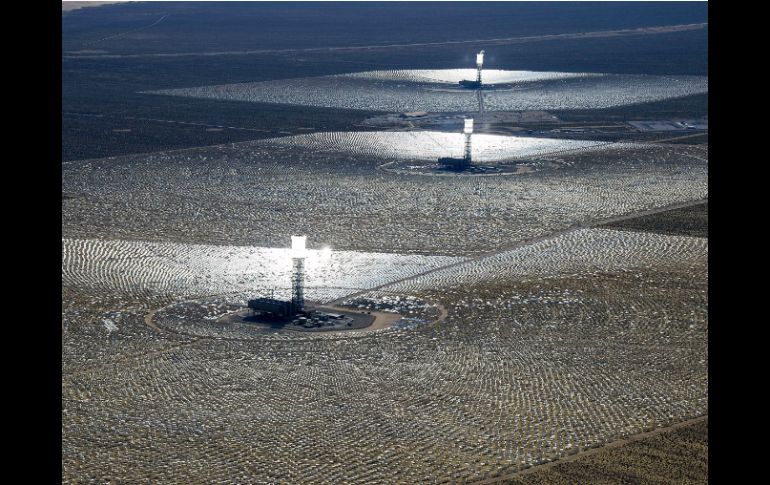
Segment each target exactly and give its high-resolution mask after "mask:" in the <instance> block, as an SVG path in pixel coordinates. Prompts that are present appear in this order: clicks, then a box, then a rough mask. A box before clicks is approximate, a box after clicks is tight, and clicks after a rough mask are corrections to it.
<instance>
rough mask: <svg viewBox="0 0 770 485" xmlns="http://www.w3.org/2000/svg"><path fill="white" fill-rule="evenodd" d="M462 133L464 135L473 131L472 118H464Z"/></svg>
mask: <svg viewBox="0 0 770 485" xmlns="http://www.w3.org/2000/svg"><path fill="white" fill-rule="evenodd" d="M463 133H465V134H466V135H470V134H471V133H473V118H465V128H464V129H463Z"/></svg>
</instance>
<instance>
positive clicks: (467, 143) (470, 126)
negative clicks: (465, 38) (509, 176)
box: [463, 51, 483, 166]
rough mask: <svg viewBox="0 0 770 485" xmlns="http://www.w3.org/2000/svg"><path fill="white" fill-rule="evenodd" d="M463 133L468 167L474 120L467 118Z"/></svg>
mask: <svg viewBox="0 0 770 485" xmlns="http://www.w3.org/2000/svg"><path fill="white" fill-rule="evenodd" d="M482 52H483V51H482ZM463 133H464V134H465V157H464V158H465V165H466V166H468V165H470V164H471V134H472V133H473V118H465V127H464V128H463Z"/></svg>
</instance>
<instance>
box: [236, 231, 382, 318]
mask: <svg viewBox="0 0 770 485" xmlns="http://www.w3.org/2000/svg"><path fill="white" fill-rule="evenodd" d="M306 241H307V236H291V250H290V255H291V267H292V271H291V299H290V300H279V299H275V298H253V299H251V300H249V301H248V305H247V306H248V308H250V309H251V310H252V315H251V316H250V317H247V318H246V319H245V320H246V321H251V322H257V323H271V324H279V325H281V326H283V327H286V328H291V329H294V330H340V329H347V328H361V327H365V326H367V325H368V324H370V323H371V322H372V320H373V319H374V317H372V316H371V315H369V314H355V313H351V312H349V311H345V310H339V312H334V313H330V312H327V311H321V310H318V309H308V308H306V307H305V259H306V258H307V250H306V248H305V243H306Z"/></svg>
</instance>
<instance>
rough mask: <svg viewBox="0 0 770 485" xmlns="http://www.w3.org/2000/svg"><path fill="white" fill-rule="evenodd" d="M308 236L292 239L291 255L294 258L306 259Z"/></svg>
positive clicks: (293, 237)
mask: <svg viewBox="0 0 770 485" xmlns="http://www.w3.org/2000/svg"><path fill="white" fill-rule="evenodd" d="M306 240H307V236H292V237H291V255H292V257H293V258H304V257H305V241H306Z"/></svg>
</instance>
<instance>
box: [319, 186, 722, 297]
mask: <svg viewBox="0 0 770 485" xmlns="http://www.w3.org/2000/svg"><path fill="white" fill-rule="evenodd" d="M706 202H708V199H698V200H692V201H688V202H681V203H678V204H671V205H666V206H663V207H657V208H655V209H648V210H643V211H637V212H631V213H629V214H624V215H620V216H615V217H610V218H607V219H600V220H596V221H593V222H589V223H584V224H576V225H573V226H571V227H569V228H567V229H563V230H561V231H556V232H552V233H550V234H546V235H544V236H539V237H536V238H532V239H526V240H524V241H520V242H518V243H516V244H513V245H512V246H508V247H506V248H503V249H498V250H495V251H491V252H488V253H482V254H479V255H477V256H472V257H470V258H466V259H463V260H461V261H457V262H454V263H451V264H447V265H445V266H440V267H438V268H433V269H430V270H428V271H423V272H422V273H418V274H415V275H412V276H407V277H405V278H401V279H398V280H395V281H390V282H388V283H384V284H382V285H379V286H375V287H374V288H369V289H366V290H361V291H358V292H356V293H351V294H349V295H346V296H343V297H341V298H338V299H336V300H334V301H332V302H330V303H329V304H330V305H339V304H341V303H342V301H343V300H347V299H349V298H355V297H358V296H360V295H363V294H366V293H369V292H371V291H378V290H381V289H383V288H387V287H388V286H391V285H395V284H397V283H403V282H405V281H409V280H412V279H415V278H419V277H421V276H425V275H429V274H432V273H436V272H438V271H443V270H445V269H449V268H453V267H455V266H460V265H462V264H467V263H470V262H473V261H478V260H480V259H484V258H488V257H491V256H495V255H497V254H500V253H504V252H507V251H511V250H513V249H518V248H521V247H524V246H529V245H531V244H535V243H537V242H540V241H546V240H548V239H553V238H555V237H558V236H563V235H565V234H569V233H571V232H574V231H577V230H580V229H588V228H592V227H597V226H601V225H604V224H609V223H612V222H619V221H625V220H627V219H636V218H637V217H643V216H648V215H651V214H657V213H659V212H666V211H670V210H674V209H683V208H685V207H692V206H694V205H700V204H705V203H706Z"/></svg>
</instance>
